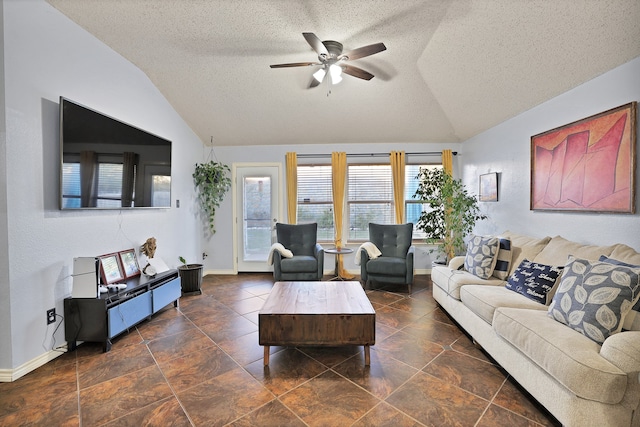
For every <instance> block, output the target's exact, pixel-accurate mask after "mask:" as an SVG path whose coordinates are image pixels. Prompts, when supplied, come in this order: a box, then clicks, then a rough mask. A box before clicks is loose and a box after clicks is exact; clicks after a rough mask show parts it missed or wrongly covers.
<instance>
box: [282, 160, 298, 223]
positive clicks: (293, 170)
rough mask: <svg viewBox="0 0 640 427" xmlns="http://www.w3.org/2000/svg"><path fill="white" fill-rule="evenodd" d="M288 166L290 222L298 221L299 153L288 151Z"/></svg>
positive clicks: (288, 209)
mask: <svg viewBox="0 0 640 427" xmlns="http://www.w3.org/2000/svg"><path fill="white" fill-rule="evenodd" d="M285 159H286V168H287V217H288V218H289V224H297V223H298V155H297V154H296V153H295V152H288V153H287V154H286V155H285Z"/></svg>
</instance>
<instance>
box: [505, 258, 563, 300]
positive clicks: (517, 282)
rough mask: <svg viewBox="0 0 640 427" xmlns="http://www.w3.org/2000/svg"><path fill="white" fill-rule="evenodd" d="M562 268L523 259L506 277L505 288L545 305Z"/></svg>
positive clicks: (549, 298)
mask: <svg viewBox="0 0 640 427" xmlns="http://www.w3.org/2000/svg"><path fill="white" fill-rule="evenodd" d="M562 268H563V267H553V266H551V265H545V264H538V263H537V262H533V261H529V260H528V259H525V260H523V261H522V262H521V263H520V265H519V266H518V267H517V268H516V269H515V271H514V272H513V273H512V274H511V276H509V279H507V284H506V288H507V289H509V290H511V291H514V292H517V293H519V294H522V295H524V296H525V297H527V298H530V299H532V300H533V301H535V302H537V303H540V304H544V305H547V304H548V303H549V302H550V301H551V297H552V296H553V295H552V294H551V292H550V291H551V290H552V289H553V287H554V286H555V284H556V282H557V280H558V278H559V277H560V274H561V273H562Z"/></svg>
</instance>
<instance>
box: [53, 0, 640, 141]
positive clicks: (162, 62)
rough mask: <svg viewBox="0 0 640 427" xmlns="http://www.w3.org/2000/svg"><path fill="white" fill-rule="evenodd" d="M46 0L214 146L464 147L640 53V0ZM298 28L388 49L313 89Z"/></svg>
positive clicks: (308, 55)
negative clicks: (366, 76)
mask: <svg viewBox="0 0 640 427" xmlns="http://www.w3.org/2000/svg"><path fill="white" fill-rule="evenodd" d="M47 1H48V3H50V4H51V5H53V6H54V7H55V8H57V9H58V10H60V11H61V12H62V13H63V14H65V15H67V16H68V17H69V18H70V19H71V20H73V21H75V22H76V23H77V24H78V25H80V26H81V27H83V28H85V29H86V30H87V31H88V32H90V33H91V34H93V35H94V36H95V37H97V38H98V39H100V40H101V41H103V42H104V43H105V44H106V45H108V46H110V47H111V48H112V49H113V50H115V51H116V52H118V53H119V54H121V55H122V56H123V57H124V58H126V59H128V60H129V61H131V62H132V63H133V64H135V65H136V66H137V67H139V68H140V69H141V70H142V71H143V72H144V73H146V75H147V76H148V77H149V79H150V80H151V81H152V82H153V83H154V84H155V85H156V86H157V87H158V89H159V90H160V91H161V92H162V93H163V95H164V96H165V97H166V99H167V100H168V101H169V102H170V103H171V105H172V106H173V107H174V108H175V110H176V111H177V112H178V113H179V114H180V115H181V116H182V117H183V119H184V120H185V121H186V122H187V123H188V124H189V125H190V126H191V128H192V129H193V130H194V131H195V132H196V134H197V135H198V136H199V137H200V138H201V139H202V141H203V143H205V144H208V143H209V141H210V138H213V142H214V145H261V144H325V143H373V142H389V143H395V142H458V141H464V140H466V139H468V138H470V137H472V136H474V135H476V134H478V133H480V132H482V131H484V130H486V129H489V128H491V127H492V126H495V125H496V124H498V123H501V122H503V121H505V120H507V119H509V118H511V117H513V116H515V115H517V114H519V113H521V112H523V111H526V110H528V109H530V108H532V107H534V106H536V105H538V104H540V103H542V102H544V101H546V100H548V99H550V98H552V97H554V96H557V95H559V94H561V93H563V92H566V91H567V90H569V89H571V88H573V87H576V86H578V85H580V84H582V83H584V82H586V81H588V80H590V79H592V78H594V77H596V76H598V75H600V74H602V73H604V72H606V71H608V70H610V69H612V68H614V67H616V66H618V65H621V64H623V63H625V62H628V61H629V60H631V59H633V58H635V57H638V56H640V25H638V22H640V2H639V1H638V0H421V1H418V0H398V1H388V0H371V1H364V0H322V1H317V0H260V1H257V0H188V1H185V0H113V1H112V0H110V1H104V0H47ZM303 32H312V33H315V34H316V35H317V36H318V37H319V38H320V39H321V40H336V41H339V42H341V43H342V44H343V45H344V50H345V51H348V50H351V49H354V48H358V47H361V46H365V45H369V44H373V43H378V42H383V43H384V44H385V45H386V47H387V50H386V51H383V52H381V53H378V54H375V55H372V56H368V57H366V58H361V59H359V60H355V61H353V62H352V63H351V64H352V65H356V66H358V67H360V68H362V69H364V70H366V71H368V72H370V73H372V74H374V75H375V77H374V78H373V79H372V80H370V81H366V80H361V79H358V78H354V77H352V76H348V75H347V76H344V79H343V81H342V82H341V83H339V84H337V85H332V86H328V85H327V84H326V83H323V84H322V85H319V86H318V87H315V88H311V89H310V88H309V84H310V82H311V79H312V73H313V72H314V71H315V70H316V69H317V68H318V67H296V68H282V69H271V68H269V65H270V64H279V63H288V62H307V61H316V60H317V54H316V53H315V52H314V51H313V49H312V48H311V46H310V45H309V44H308V43H307V42H306V41H305V39H304V38H303V36H302V33H303ZM606 107H613V106H603V108H606Z"/></svg>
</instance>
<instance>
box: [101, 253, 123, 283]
mask: <svg viewBox="0 0 640 427" xmlns="http://www.w3.org/2000/svg"><path fill="white" fill-rule="evenodd" d="M98 259H99V260H100V277H101V278H102V284H103V285H109V284H111V283H116V282H119V281H121V280H124V275H123V274H122V269H121V268H120V260H119V259H118V254H117V253H113V254H107V255H101V256H99V257H98Z"/></svg>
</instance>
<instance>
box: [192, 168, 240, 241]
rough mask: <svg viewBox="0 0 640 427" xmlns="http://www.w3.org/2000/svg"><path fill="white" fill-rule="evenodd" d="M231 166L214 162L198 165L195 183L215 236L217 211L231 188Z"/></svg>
mask: <svg viewBox="0 0 640 427" xmlns="http://www.w3.org/2000/svg"><path fill="white" fill-rule="evenodd" d="M230 172H231V171H230V169H229V166H227V165H225V164H223V163H218V162H214V161H209V162H207V163H196V169H195V171H194V172H193V181H194V183H195V186H196V190H197V192H198V201H199V202H200V207H201V208H202V210H203V212H204V214H205V215H206V217H207V222H208V225H209V232H211V234H215V232H216V229H215V222H214V217H215V214H216V209H217V208H218V207H219V206H220V203H221V202H222V200H223V199H224V196H225V194H227V192H228V191H229V189H230V188H231V177H230V176H229V174H230Z"/></svg>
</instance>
